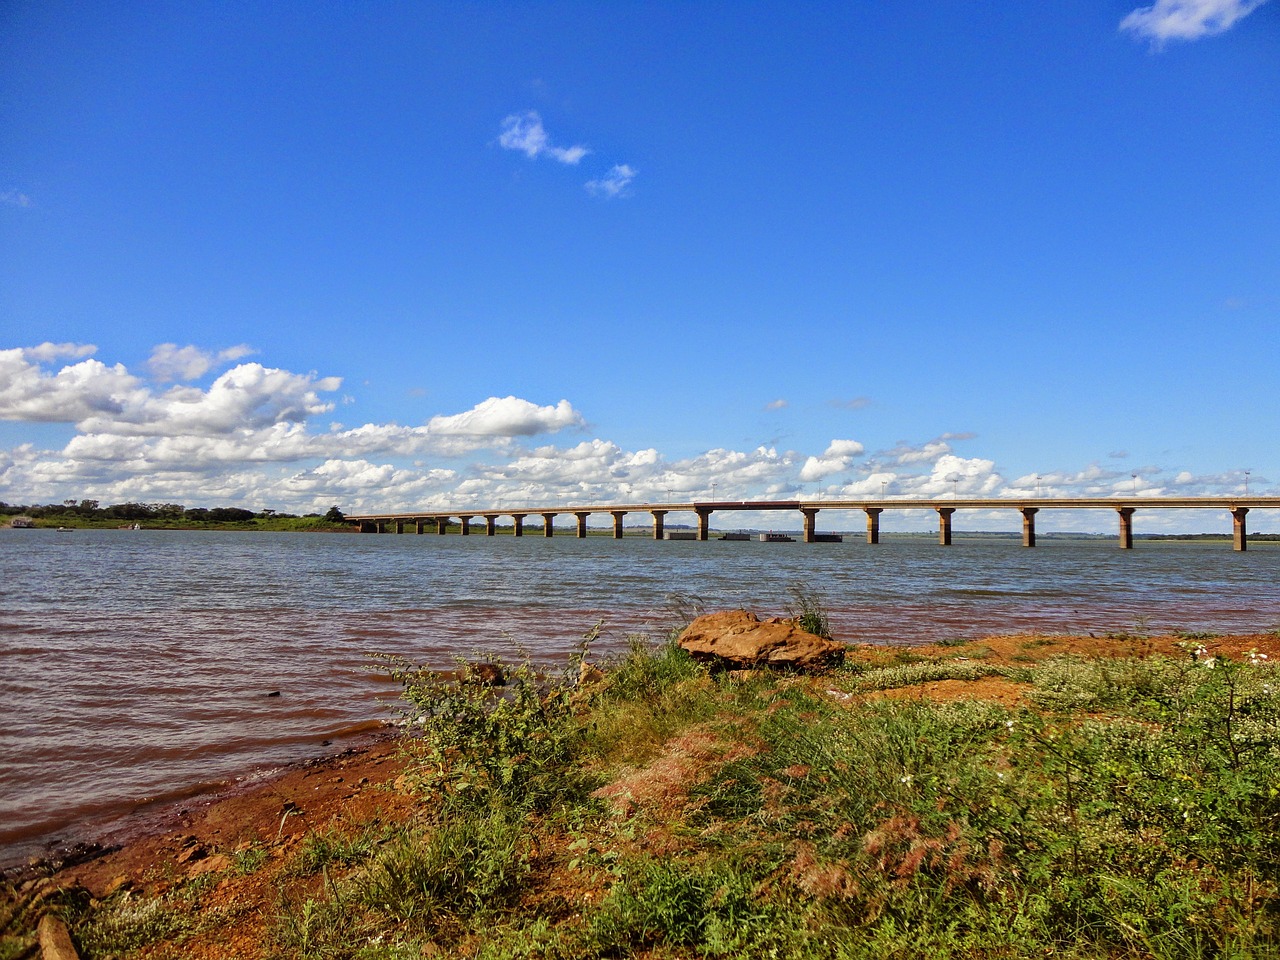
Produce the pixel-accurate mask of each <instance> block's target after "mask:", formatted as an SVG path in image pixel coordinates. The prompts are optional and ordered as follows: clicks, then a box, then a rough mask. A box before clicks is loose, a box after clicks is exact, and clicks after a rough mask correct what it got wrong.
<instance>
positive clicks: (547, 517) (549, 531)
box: [542, 513, 556, 537]
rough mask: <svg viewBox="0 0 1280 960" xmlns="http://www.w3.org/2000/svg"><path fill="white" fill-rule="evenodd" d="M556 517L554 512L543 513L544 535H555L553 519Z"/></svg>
mask: <svg viewBox="0 0 1280 960" xmlns="http://www.w3.org/2000/svg"><path fill="white" fill-rule="evenodd" d="M555 518H556V515H555V514H554V513H544V514H543V515H542V535H543V536H544V537H551V536H555V527H553V526H552V525H551V521H553V520H554V519H555Z"/></svg>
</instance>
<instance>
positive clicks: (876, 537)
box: [862, 507, 884, 543]
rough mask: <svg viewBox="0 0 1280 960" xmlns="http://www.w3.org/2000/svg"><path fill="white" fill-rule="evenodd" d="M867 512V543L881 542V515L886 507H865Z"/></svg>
mask: <svg viewBox="0 0 1280 960" xmlns="http://www.w3.org/2000/svg"><path fill="white" fill-rule="evenodd" d="M862 509H863V510H865V511H866V512H867V543H879V542H880V514H882V513H884V507H863V508H862Z"/></svg>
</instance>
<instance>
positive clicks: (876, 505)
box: [347, 495, 1280, 550]
mask: <svg viewBox="0 0 1280 960" xmlns="http://www.w3.org/2000/svg"><path fill="white" fill-rule="evenodd" d="M822 510H846V511H858V510H860V511H862V512H864V513H865V514H866V520H867V543H879V542H880V515H881V514H882V513H884V512H885V511H886V510H934V511H936V512H937V514H938V542H939V543H940V544H941V545H943V546H950V545H951V518H952V516H953V515H954V514H955V512H956V511H957V510H1016V511H1018V513H1020V514H1022V545H1023V546H1024V547H1034V546H1035V545H1036V514H1038V513H1039V512H1040V511H1041V510H1114V511H1115V512H1116V515H1117V517H1118V519H1119V525H1120V548H1121V549H1123V550H1131V549H1133V515H1134V513H1136V512H1137V511H1138V510H1226V511H1227V512H1228V513H1229V514H1230V516H1231V530H1232V543H1233V545H1234V547H1235V549H1236V550H1244V549H1246V548H1247V546H1248V542H1247V539H1246V536H1247V535H1246V531H1245V517H1246V516H1247V515H1248V513H1249V511H1250V510H1280V497H1267V496H1263V497H1250V496H1247V495H1246V496H1240V497H1065V498H1063V497H1059V498H1043V499H1040V498H1035V499H1028V500H1013V499H1007V498H998V497H976V498H952V499H947V500H905V499H902V500H900V499H891V498H886V499H880V500H691V501H688V502H683V503H676V502H672V503H632V504H596V505H590V506H588V505H579V506H567V507H521V508H517V509H512V508H503V509H492V510H487V509H476V508H471V507H467V508H465V509H456V510H425V511H407V512H400V513H379V514H366V515H361V516H356V515H352V516H348V517H347V520H348V522H350V523H353V524H358V525H359V528H360V532H361V533H385V532H388V531H389V530H392V529H394V530H395V532H396V533H404V532H405V528H406V526H408V525H410V524H412V525H413V526H414V527H415V529H416V532H418V533H424V532H425V531H426V529H427V527H429V526H431V525H434V526H435V529H436V533H438V534H443V533H444V532H445V530H446V528H447V527H448V525H449V523H450V521H452V520H453V519H454V518H457V519H458V521H459V522H460V523H461V528H462V535H463V536H468V535H470V533H471V522H472V521H473V520H477V519H479V520H483V521H484V532H485V535H486V536H490V537H492V536H494V534H495V533H496V532H497V526H498V518H499V517H511V519H512V521H513V522H514V531H513V532H514V533H515V535H516V536H517V537H520V536H524V521H525V518H526V517H531V516H538V517H541V518H542V521H543V527H542V533H543V536H546V537H550V536H552V535H553V534H554V532H555V531H554V528H553V526H552V521H554V520H555V518H556V517H558V516H569V515H572V516H574V517H576V518H577V536H579V537H585V536H586V535H587V520H588V518H590V517H592V516H597V515H609V516H612V518H613V536H614V537H615V538H616V539H621V538H622V530H623V519H624V518H625V517H626V516H627V514H629V513H648V514H649V515H650V516H652V518H653V536H654V539H655V540H661V539H663V535H664V521H665V518H666V516H667V514H669V513H693V514H696V515H697V518H698V528H697V529H698V532H697V539H699V540H706V539H708V537H709V534H710V531H711V515H712V514H713V513H723V512H731V511H759V512H767V511H787V512H791V511H798V512H799V513H800V514H801V517H802V520H803V529H804V541H805V543H814V542H816V541H818V540H819V539H820V535H819V534H818V532H817V522H818V513H819V511H822Z"/></svg>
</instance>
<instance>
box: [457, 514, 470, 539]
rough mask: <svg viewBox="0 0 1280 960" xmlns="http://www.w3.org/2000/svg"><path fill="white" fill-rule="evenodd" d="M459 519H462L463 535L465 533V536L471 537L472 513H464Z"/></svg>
mask: <svg viewBox="0 0 1280 960" xmlns="http://www.w3.org/2000/svg"><path fill="white" fill-rule="evenodd" d="M458 519H459V520H460V521H462V535H463V536H464V537H469V536H471V515H470V514H464V515H463V516H461V517H459V518H458Z"/></svg>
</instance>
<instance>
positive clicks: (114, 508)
mask: <svg viewBox="0 0 1280 960" xmlns="http://www.w3.org/2000/svg"><path fill="white" fill-rule="evenodd" d="M19 515H20V516H25V517H31V519H33V520H46V521H57V522H59V523H62V524H74V523H77V522H78V523H79V524H84V525H87V524H94V525H96V524H100V523H120V522H127V523H143V522H146V523H151V524H157V525H163V526H184V525H188V524H190V525H201V526H203V525H205V524H223V523H230V524H253V525H255V526H256V525H258V524H259V522H260V521H268V522H272V523H276V522H278V521H294V520H297V521H321V522H323V523H329V524H340V523H342V522H343V521H344V520H345V519H346V518H345V516H344V515H343V513H342V511H341V510H339V509H338V507H337V506H334V507H331V508H330V509H329V512H328V513H325V514H319V513H307V514H303V515H301V516H299V515H298V514H296V513H280V512H277V511H275V510H270V509H263V510H258V511H253V510H246V509H244V508H243V507H185V506H183V505H182V504H180V503H134V502H129V503H116V504H112V505H110V506H107V507H104V506H102V505H101V504H100V503H99V502H98V501H97V500H64V501H62V503H46V504H23V505H19V504H11V503H5V502H4V501H3V500H0V516H19ZM299 525H307V526H314V525H315V524H314V523H311V524H299Z"/></svg>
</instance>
